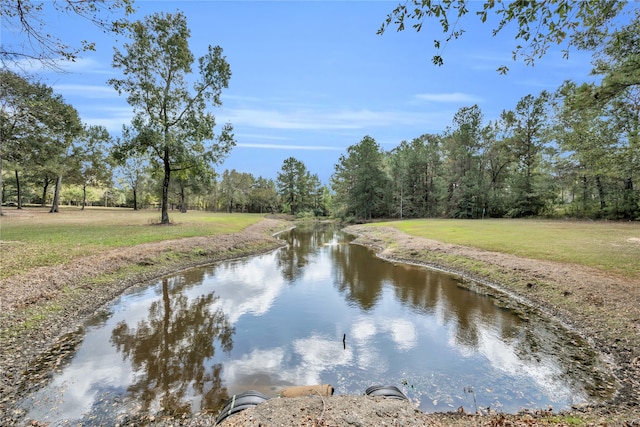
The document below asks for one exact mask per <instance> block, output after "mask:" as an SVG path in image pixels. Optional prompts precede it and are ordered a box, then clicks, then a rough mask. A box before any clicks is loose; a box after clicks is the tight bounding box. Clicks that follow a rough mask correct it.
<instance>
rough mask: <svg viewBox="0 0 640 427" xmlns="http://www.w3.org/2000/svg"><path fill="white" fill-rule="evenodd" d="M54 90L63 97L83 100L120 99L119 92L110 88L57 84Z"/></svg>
mask: <svg viewBox="0 0 640 427" xmlns="http://www.w3.org/2000/svg"><path fill="white" fill-rule="evenodd" d="M53 90H54V91H56V92H57V93H61V94H63V95H73V96H79V97H83V98H92V99H103V98H105V97H108V98H117V97H119V95H118V92H116V91H115V90H114V89H113V88H112V87H110V86H100V85H79V84H55V85H53Z"/></svg>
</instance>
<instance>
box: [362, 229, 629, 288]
mask: <svg viewBox="0 0 640 427" xmlns="http://www.w3.org/2000/svg"><path fill="white" fill-rule="evenodd" d="M374 226H392V227H395V228H397V229H399V230H401V231H403V232H405V233H407V234H410V235H413V236H419V237H426V238H429V239H434V240H439V241H442V242H447V243H455V244H459V245H464V246H472V247H476V248H481V249H486V250H490V251H498V252H505V253H509V254H514V255H518V256H523V257H528V258H535V259H544V260H552V261H560V262H565V263H574V264H581V265H585V266H589V267H594V268H597V269H600V270H603V271H607V272H611V273H615V274H620V275H622V276H626V277H630V278H635V279H638V278H640V223H638V222H608V221H603V222H587V221H563V220H515V219H487V220H452V219H417V220H406V221H391V222H382V223H376V224H375V225H374Z"/></svg>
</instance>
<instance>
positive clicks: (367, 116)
mask: <svg viewBox="0 0 640 427" xmlns="http://www.w3.org/2000/svg"><path fill="white" fill-rule="evenodd" d="M222 116H224V120H225V121H230V122H231V123H233V124H234V125H236V126H238V125H240V126H248V127H254V128H267V129H292V130H296V129H297V130H339V129H367V128H374V127H376V128H379V127H386V126H392V125H406V126H410V125H415V124H420V123H424V121H425V118H426V115H425V114H423V113H417V112H414V111H372V110H367V109H360V110H348V109H342V110H338V109H336V110H331V111H328V110H322V109H316V110H274V109H253V108H237V109H230V110H225V112H224V114H220V115H219V117H220V118H222Z"/></svg>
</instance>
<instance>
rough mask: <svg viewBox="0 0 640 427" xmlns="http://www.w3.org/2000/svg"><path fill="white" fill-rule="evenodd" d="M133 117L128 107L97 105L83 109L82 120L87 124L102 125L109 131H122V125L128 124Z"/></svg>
mask: <svg viewBox="0 0 640 427" xmlns="http://www.w3.org/2000/svg"><path fill="white" fill-rule="evenodd" d="M132 118H133V112H132V110H131V108H130V107H97V108H91V109H85V110H84V112H83V114H82V121H83V122H85V123H86V124H88V125H93V126H104V127H105V128H106V129H107V130H108V131H109V132H111V133H119V132H120V131H122V125H128V124H130V123H131V119H132Z"/></svg>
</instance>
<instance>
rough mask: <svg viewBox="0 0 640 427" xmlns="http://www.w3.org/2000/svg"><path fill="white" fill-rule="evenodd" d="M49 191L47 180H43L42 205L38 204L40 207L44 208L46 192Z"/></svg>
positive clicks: (46, 178)
mask: <svg viewBox="0 0 640 427" xmlns="http://www.w3.org/2000/svg"><path fill="white" fill-rule="evenodd" d="M48 189H49V178H48V177H45V178H44V187H43V189H42V203H40V207H41V208H44V206H45V205H46V204H47V190H48Z"/></svg>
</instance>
